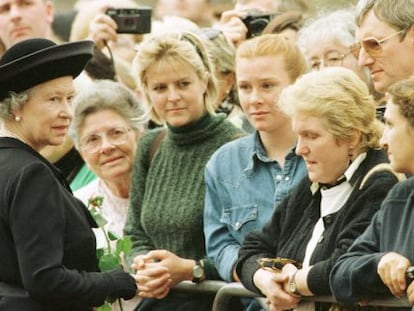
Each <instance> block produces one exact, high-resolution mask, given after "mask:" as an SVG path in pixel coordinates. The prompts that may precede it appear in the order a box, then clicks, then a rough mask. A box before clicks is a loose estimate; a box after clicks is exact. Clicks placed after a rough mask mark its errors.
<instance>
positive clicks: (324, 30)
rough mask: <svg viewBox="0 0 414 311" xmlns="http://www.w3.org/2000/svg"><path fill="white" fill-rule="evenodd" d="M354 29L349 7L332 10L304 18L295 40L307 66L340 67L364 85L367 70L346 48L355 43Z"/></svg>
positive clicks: (318, 67) (367, 78)
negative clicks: (346, 69) (303, 24)
mask: <svg viewBox="0 0 414 311" xmlns="http://www.w3.org/2000/svg"><path fill="white" fill-rule="evenodd" d="M355 31H356V24H355V22H354V18H353V11H352V10H346V9H341V10H336V11H333V12H331V13H329V14H325V15H321V16H319V17H317V18H316V19H313V20H310V21H308V22H307V23H306V24H305V26H304V27H302V29H300V31H299V34H298V40H297V43H298V46H299V48H300V49H301V50H302V51H303V53H304V54H305V56H306V58H307V60H308V64H309V69H310V70H320V69H322V68H324V67H332V66H342V67H345V68H348V69H351V70H352V71H354V72H355V73H356V74H357V75H358V76H359V77H360V78H361V79H362V80H363V81H365V82H367V84H368V82H369V76H368V74H367V72H366V71H364V70H363V69H362V68H361V67H360V66H359V65H358V57H355V56H354V55H353V54H352V53H351V51H350V50H349V46H350V45H351V44H352V43H354V42H355Z"/></svg>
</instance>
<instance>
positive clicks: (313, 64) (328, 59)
mask: <svg viewBox="0 0 414 311" xmlns="http://www.w3.org/2000/svg"><path fill="white" fill-rule="evenodd" d="M349 53H350V52H348V53H345V54H343V53H340V52H338V51H330V52H328V53H326V54H324V55H323V58H322V59H319V58H311V59H310V60H309V66H310V68H311V70H319V69H321V67H322V66H323V67H338V66H342V64H343V62H344V58H345V57H346V56H347V55H348V54H349Z"/></svg>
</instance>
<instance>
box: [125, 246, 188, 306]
mask: <svg viewBox="0 0 414 311" xmlns="http://www.w3.org/2000/svg"><path fill="white" fill-rule="evenodd" d="M190 262H191V260H187V259H183V258H181V257H178V256H177V255H175V254H173V253H171V252H169V251H167V250H154V251H150V252H148V253H147V254H145V255H139V256H136V257H135V258H134V260H133V263H132V265H131V268H132V269H134V270H135V271H136V273H135V275H134V276H133V277H134V278H135V281H136V282H137V286H138V296H139V297H142V298H157V299H162V298H164V297H165V296H167V295H168V293H169V291H170V288H171V287H172V286H174V285H176V284H177V283H179V282H181V281H182V280H185V279H186V264H189V265H191V263H190Z"/></svg>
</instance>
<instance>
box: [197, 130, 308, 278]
mask: <svg viewBox="0 0 414 311" xmlns="http://www.w3.org/2000/svg"><path fill="white" fill-rule="evenodd" d="M306 174H307V170H306V166H305V163H304V161H303V159H302V158H301V157H299V156H297V155H296V154H295V151H294V148H292V150H291V151H290V152H289V153H288V154H287V155H286V158H285V166H284V168H281V167H280V165H279V163H278V162H277V161H274V160H271V159H269V158H268V157H267V155H266V151H265V149H264V147H263V145H262V143H261V141H260V137H259V134H258V132H254V133H253V134H250V135H248V136H245V137H242V138H240V139H237V140H235V141H232V142H230V143H227V144H225V145H224V146H222V147H221V148H219V149H218V150H217V151H216V152H215V153H214V154H213V156H212V157H211V159H210V160H209V161H208V163H207V166H206V170H205V182H206V198H205V206H204V234H205V238H206V250H207V255H208V256H209V257H211V258H212V259H213V260H214V262H215V265H216V268H217V270H218V272H219V274H220V276H221V277H222V278H223V279H224V280H226V281H233V277H232V273H233V272H232V271H233V267H234V265H235V264H236V260H237V255H238V251H239V248H240V246H241V244H242V242H243V239H244V237H245V235H246V234H247V233H249V232H250V231H252V230H258V229H261V227H262V226H263V225H264V224H265V223H266V222H267V221H268V220H269V219H270V218H271V216H272V213H273V209H274V208H275V207H276V206H277V205H278V204H279V202H280V201H281V200H282V199H283V198H284V197H285V196H286V195H287V194H288V193H289V192H290V191H291V189H292V188H293V187H295V186H296V185H297V184H298V183H299V181H300V180H301V179H302V178H303V177H305V176H306Z"/></svg>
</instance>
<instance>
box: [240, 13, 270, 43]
mask: <svg viewBox="0 0 414 311" xmlns="http://www.w3.org/2000/svg"><path fill="white" fill-rule="evenodd" d="M275 16H276V14H274V13H263V12H260V11H259V12H256V11H251V12H249V13H248V14H247V15H246V16H244V17H243V18H242V19H241V20H242V22H243V23H244V24H245V25H246V27H247V36H246V37H247V38H251V37H255V36H258V35H260V34H261V33H262V31H263V29H264V28H265V27H266V26H267V24H269V22H270V21H271V20H272V18H273V17H275Z"/></svg>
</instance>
